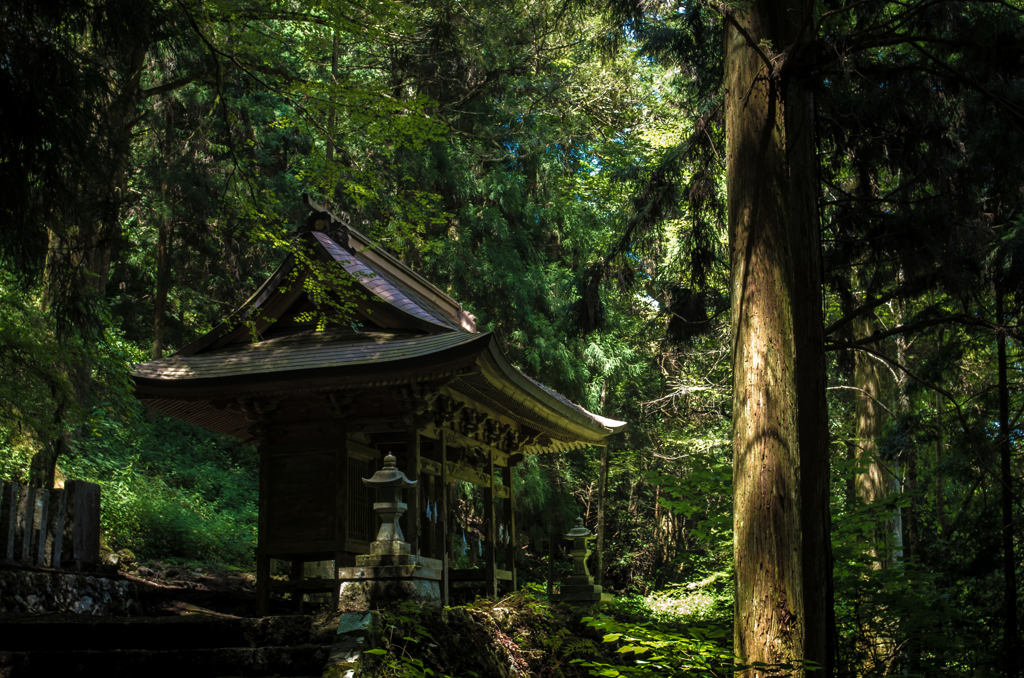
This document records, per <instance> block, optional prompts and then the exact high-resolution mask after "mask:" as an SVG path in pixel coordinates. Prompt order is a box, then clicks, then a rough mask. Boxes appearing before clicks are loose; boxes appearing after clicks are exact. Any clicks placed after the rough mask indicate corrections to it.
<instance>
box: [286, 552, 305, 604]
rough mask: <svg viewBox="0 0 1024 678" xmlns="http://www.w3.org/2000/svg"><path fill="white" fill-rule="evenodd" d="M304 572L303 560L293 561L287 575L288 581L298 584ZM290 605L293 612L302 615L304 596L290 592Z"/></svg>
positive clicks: (299, 592)
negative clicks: (292, 607)
mask: <svg viewBox="0 0 1024 678" xmlns="http://www.w3.org/2000/svg"><path fill="white" fill-rule="evenodd" d="M305 570H306V561H305V560H293V561H292V569H291V572H289V573H288V581H291V582H295V583H296V584H298V583H300V582H301V581H302V579H303V575H304V574H305ZM292 605H293V606H294V607H295V611H296V612H298V613H299V614H302V613H303V612H305V611H306V596H305V595H304V594H303V593H302V591H301V590H299V591H292Z"/></svg>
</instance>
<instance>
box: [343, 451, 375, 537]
mask: <svg viewBox="0 0 1024 678" xmlns="http://www.w3.org/2000/svg"><path fill="white" fill-rule="evenodd" d="M376 470H377V469H376V464H375V463H374V461H373V460H372V459H365V458H363V457H361V456H360V457H356V456H349V458H348V488H347V491H348V538H349V539H352V540H354V541H364V542H371V541H373V540H374V538H375V537H376V536H377V516H376V515H375V514H374V512H373V499H374V498H373V491H372V490H371V489H370V488H368V487H366V486H365V485H363V478H369V477H370V476H372V475H373V473H374V471H376Z"/></svg>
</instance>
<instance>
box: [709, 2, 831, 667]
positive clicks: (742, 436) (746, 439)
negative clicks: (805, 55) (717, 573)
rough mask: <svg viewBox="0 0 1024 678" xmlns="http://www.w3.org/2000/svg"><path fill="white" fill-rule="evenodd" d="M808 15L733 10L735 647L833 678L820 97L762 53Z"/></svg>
mask: <svg viewBox="0 0 1024 678" xmlns="http://www.w3.org/2000/svg"><path fill="white" fill-rule="evenodd" d="M811 10H812V8H811V7H810V6H809V5H808V3H807V2H805V1H804V0H788V1H786V2H781V3H771V2H767V0H755V2H753V3H752V4H750V5H745V6H743V7H742V8H739V9H735V10H728V11H729V12H730V16H729V18H728V19H727V22H728V23H727V30H726V45H725V50H726V54H725V63H726V89H727V92H726V131H727V143H728V159H727V188H728V212H729V235H730V247H731V258H732V262H731V263H732V290H731V292H732V342H733V375H734V376H733V428H734V431H733V444H734V468H733V480H734V492H735V496H734V505H735V513H734V550H735V568H736V603H735V605H736V609H735V629H734V637H735V649H736V653H737V655H739V657H741V658H742V659H743V660H744V661H746V662H765V663H768V664H778V663H784V662H785V663H789V662H800V661H803V660H809V661H813V662H815V663H817V664H820V665H822V666H824V667H825V672H824V674H822V673H818V674H816V675H830V674H831V671H832V667H831V664H832V662H831V652H830V642H829V640H830V638H831V633H830V629H831V626H832V623H831V611H832V605H831V549H830V542H829V513H828V480H829V477H828V470H829V469H828V429H827V422H828V411H827V405H826V400H825V356H824V338H823V330H822V324H823V323H822V310H821V306H822V304H821V262H820V238H819V222H818V212H817V185H818V182H817V161H816V156H815V142H814V124H813V100H812V97H811V94H810V92H808V91H807V90H806V89H805V87H804V86H803V84H802V83H801V82H800V81H799V80H798V79H797V78H796V77H793V75H792V74H791V72H790V71H791V69H789V68H787V67H786V66H785V63H784V62H785V59H786V55H785V54H777V55H774V56H773V57H769V56H768V55H766V54H765V51H764V50H765V49H766V46H768V45H775V46H778V47H779V48H783V47H788V46H789V45H790V44H791V43H792V42H793V41H794V40H795V39H798V35H799V33H800V26H801V25H802V23H803V20H804V18H805V17H808V12H809V11H811ZM741 28H742V30H740V29H741ZM768 49H769V52H770V48H768ZM770 59H775V61H772V64H773V65H771V66H769V64H767V63H766V60H770ZM771 673H773V672H772V671H771V670H764V669H750V670H748V671H746V672H745V673H744V675H746V676H762V675H770V674H771ZM804 673H805V671H804V669H803V668H800V669H798V670H797V671H796V673H795V674H789V675H804Z"/></svg>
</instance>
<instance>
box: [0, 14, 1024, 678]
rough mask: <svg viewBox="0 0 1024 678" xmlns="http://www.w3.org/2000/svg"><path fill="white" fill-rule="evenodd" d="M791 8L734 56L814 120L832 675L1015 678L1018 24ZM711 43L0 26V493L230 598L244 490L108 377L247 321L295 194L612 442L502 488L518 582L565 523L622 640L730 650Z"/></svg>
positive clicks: (41, 21) (252, 472) (670, 24)
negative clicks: (62, 501)
mask: <svg viewBox="0 0 1024 678" xmlns="http://www.w3.org/2000/svg"><path fill="white" fill-rule="evenodd" d="M804 4H806V5H807V7H809V9H808V15H807V21H806V22H805V24H804V25H805V29H801V33H800V36H801V37H800V39H799V40H798V41H796V42H794V43H793V45H789V46H787V45H781V44H776V45H772V44H770V43H769V42H761V43H759V44H757V45H754V44H753V43H752V47H751V48H752V49H753V47H754V46H756V47H757V50H758V51H759V53H760V55H761V56H762V57H763V58H764V62H765V70H764V72H765V73H766V74H767V73H770V72H771V71H770V70H769V68H768V67H769V66H772V67H773V68H776V69H782V68H783V65H786V67H787V68H788V69H789V70H786V71H785V75H784V76H782V77H786V78H793V79H796V80H799V82H800V83H802V84H803V85H804V86H806V87H807V88H808V89H809V90H810V91H811V92H812V93H813V109H814V117H813V123H812V124H813V137H814V143H815V148H816V156H815V158H816V159H815V166H814V167H812V168H810V169H811V170H812V172H811V175H813V176H816V177H817V185H816V186H814V187H813V189H814V191H815V195H816V198H817V206H818V217H819V219H820V224H821V237H820V251H821V269H822V270H821V272H820V273H821V279H822V281H823V287H822V290H823V312H824V318H825V327H824V334H825V346H824V348H825V350H826V356H827V386H828V390H827V394H828V396H827V398H828V402H827V406H828V430H829V434H830V442H829V447H828V455H829V460H828V461H829V466H830V469H831V476H830V481H829V482H830V487H829V488H828V491H829V497H830V510H831V546H832V562H833V572H832V575H833V588H834V610H835V619H834V622H830V623H832V625H833V633H832V636H833V638H834V643H835V652H836V667H837V670H838V671H839V672H840V673H841V674H842V675H850V676H852V675H862V676H875V675H878V676H881V675H888V674H895V673H902V674H905V675H930V676H931V675H935V676H937V675H949V676H986V675H997V674H999V673H1003V674H1005V675H1016V673H1015V672H1016V671H1017V670H1018V669H1016V668H1014V666H1013V665H1014V663H1015V662H1016V661H1018V660H1017V659H1016V657H1019V656H1020V655H1018V654H1016V648H1017V647H1019V633H1020V632H1019V628H1018V626H1017V620H1019V618H1020V613H1021V608H1022V605H1021V599H1020V594H1019V579H1020V575H1021V566H1020V563H1021V560H1022V556H1024V544H1022V537H1024V523H1022V517H1024V507H1022V504H1021V496H1022V494H1021V489H1022V485H1021V469H1022V462H1021V432H1022V422H1021V419H1022V415H1024V393H1022V391H1021V385H1022V380H1024V375H1022V370H1024V362H1022V357H1021V352H1020V351H1021V348H1020V347H1021V329H1020V322H1021V314H1022V310H1024V295H1022V292H1024V211H1022V209H1024V163H1022V162H1021V158H1022V157H1024V16H1022V15H1024V9H1022V5H1021V3H1020V2H1019V0H1010V1H1008V2H987V3H968V2H956V1H938V0H913V1H912V2H907V3H895V2H882V1H879V0H858V1H845V0H836V1H834V2H833V1H826V2H817V3H804ZM755 6H757V5H756V3H755ZM737 7H738V8H739V9H740V10H742V9H743V8H742V7H740V6H739V5H737ZM737 11H738V10H737ZM735 16H736V13H735V11H734V10H733V9H732V8H731V6H729V5H718V4H717V3H713V2H695V3H688V2H679V3H673V2H664V3H659V2H651V3H632V2H628V1H627V0H613V1H609V2H603V1H595V2H589V1H585V0H579V1H577V2H570V1H561V0H536V1H534V2H527V1H525V0H523V1H516V0H498V1H494V0H487V1H486V2H485V1H483V0H466V1H463V2H455V1H448V0H423V1H416V0H413V1H407V2H402V1H398V0H380V1H377V0H372V1H370V0H367V1H365V2H363V1H354V2H344V1H343V0H338V1H337V2H332V3H322V2H314V1H312V0H297V1H296V2H246V1H245V0H223V1H219V2H197V1H196V0H183V1H176V2H164V1H162V0H95V1H94V2H84V1H83V0H55V1H54V2H50V3H37V2H35V1H34V0H21V1H19V0H13V1H12V0H4V1H3V3H2V4H0V55H2V56H0V129H2V130H3V131H4V134H3V137H2V138H0V186H3V189H2V191H0V374H2V375H3V378H2V379H0V476H2V477H3V478H5V479H12V480H17V481H22V482H27V481H30V480H31V481H32V482H35V483H37V484H46V483H52V482H53V478H52V474H54V473H56V474H57V476H58V478H59V477H60V476H61V475H63V476H66V477H68V478H81V479H86V480H93V481H96V482H99V483H101V485H102V487H103V521H104V530H105V539H106V542H107V544H108V545H109V546H110V547H111V548H112V549H115V550H117V549H123V548H128V549H131V550H132V551H134V552H135V553H136V555H137V556H138V557H140V558H164V559H166V558H179V559H187V560H208V561H218V562H220V564H222V565H230V566H234V567H240V568H250V567H252V565H253V562H252V561H253V555H252V547H253V545H254V542H255V530H256V508H255V507H256V488H257V482H256V470H257V456H256V453H255V450H254V449H252V448H249V447H245V446H241V445H238V444H236V443H234V442H233V441H231V440H229V439H225V438H222V437H220V436H218V435H215V434H212V433H209V432H206V431H203V430H201V429H196V428H194V427H191V426H189V425H186V424H183V423H181V422H178V421H175V420H170V419H167V418H164V417H163V416H162V415H160V416H158V415H156V414H154V413H152V412H146V411H145V410H144V409H143V408H142V407H141V406H140V405H139V403H137V402H136V401H135V400H134V397H133V395H132V389H131V380H130V371H131V366H132V365H133V364H135V363H139V362H144V361H147V360H150V359H152V358H155V357H160V356H164V355H170V354H171V353H173V352H174V351H175V350H177V349H179V348H181V347H183V346H185V345H186V344H187V343H189V342H190V341H191V340H193V339H194V338H195V337H197V336H199V335H200V334H202V333H204V332H206V331H208V330H210V329H211V328H212V327H213V326H214V325H215V324H216V323H217V322H219V321H220V320H221V319H222V318H223V317H225V316H226V315H227V314H228V313H230V312H231V311H232V310H233V309H234V308H236V307H237V306H238V305H240V304H241V303H242V302H243V301H244V300H245V299H246V298H247V297H248V295H249V294H250V293H251V292H252V291H253V290H255V288H256V287H257V286H258V285H259V284H260V283H261V282H262V281H263V280H264V278H265V277H266V276H268V275H269V273H270V272H271V271H273V270H274V268H275V267H276V266H277V264H278V263H279V262H280V261H281V259H282V258H283V257H284V256H285V255H286V254H287V253H288V252H289V251H291V248H292V247H293V242H294V241H293V239H292V233H293V231H294V228H295V226H296V225H297V223H298V222H299V220H300V219H302V218H303V217H304V215H305V208H304V207H303V206H302V204H301V201H300V195H301V193H303V192H309V193H310V194H312V195H313V196H314V197H315V198H316V199H317V200H320V201H323V202H326V203H328V204H330V205H331V206H332V208H333V209H335V210H340V211H344V212H346V213H348V214H349V215H350V216H351V218H352V223H353V225H354V226H355V227H356V228H357V229H359V230H361V231H363V232H364V233H366V234H367V235H370V236H371V237H373V238H375V239H376V240H377V241H378V242H379V243H380V244H381V245H382V246H383V247H386V248H388V249H389V250H390V251H392V252H394V253H395V254H396V255H398V256H400V257H401V258H402V260H403V261H404V262H405V263H406V264H407V265H408V266H410V267H411V268H412V269H413V270H415V271H417V272H419V273H421V274H422V275H424V276H425V277H426V278H428V279H429V280H431V281H433V282H434V283H436V284H437V285H438V286H440V287H441V288H442V289H445V290H446V291H447V292H448V293H449V294H450V295H451V296H452V297H454V298H455V299H457V300H458V301H460V302H461V303H462V304H463V305H464V306H465V307H466V308H467V310H469V311H471V312H472V313H473V314H475V316H476V318H477V322H478V326H479V327H480V328H481V329H483V330H487V331H493V332H495V334H496V336H497V338H498V340H499V342H500V344H501V347H502V349H503V350H504V351H505V352H506V354H507V355H508V356H509V358H510V359H511V360H512V361H513V362H514V363H515V364H516V365H517V366H518V367H519V368H520V369H522V370H523V371H524V372H526V373H527V374H529V375H531V376H533V377H535V378H537V379H539V380H541V381H543V382H544V383H546V384H548V385H549V386H551V387H552V388H554V389H556V390H558V391H559V392H561V393H563V394H565V395H566V396H568V397H569V398H571V399H573V400H575V401H576V402H579V403H581V404H583V405H584V406H585V407H587V408H588V409H590V410H591V411H593V412H596V413H600V414H603V415H605V416H608V417H612V418H615V419H621V420H626V421H628V422H630V425H629V427H628V428H627V429H626V431H625V432H624V433H622V434H619V435H617V436H614V437H612V438H611V439H610V444H609V446H608V447H607V448H605V449H596V448H595V449H590V450H583V451H577V452H572V453H566V454H562V455H558V456H554V455H551V456H539V457H531V458H529V459H528V460H527V462H526V463H524V464H522V465H521V466H520V467H519V473H520V474H521V478H520V481H519V482H520V487H521V488H523V489H522V493H521V495H520V497H519V505H518V507H517V508H518V516H519V518H518V522H517V525H519V527H520V530H521V534H519V535H517V539H518V543H520V544H521V546H522V549H521V553H522V558H523V562H522V567H523V568H524V571H525V572H526V573H527V577H528V578H530V579H532V580H534V581H537V582H543V581H544V578H545V576H546V573H547V558H548V541H547V540H548V539H549V538H552V537H554V538H555V539H557V540H558V541H559V542H561V541H562V540H561V539H560V537H559V535H561V534H562V533H563V532H564V531H566V530H567V529H568V527H569V526H570V525H571V521H572V519H573V518H575V517H576V515H580V516H582V517H583V518H584V521H585V523H586V525H587V526H588V527H590V528H591V529H592V530H594V531H595V532H598V533H599V534H600V537H599V548H600V555H599V558H600V561H599V562H600V566H599V567H598V568H597V569H599V570H600V575H599V576H600V577H601V579H602V581H603V583H604V585H605V586H606V588H610V589H612V590H614V591H615V592H616V594H617V595H618V596H619V601H620V602H619V605H620V606H621V608H622V610H624V613H628V614H631V615H634V617H635V618H637V619H641V618H645V619H649V620H656V621H658V622H660V623H662V624H663V625H664V626H663V627H661V628H664V629H665V630H666V632H669V631H673V630H676V631H678V630H682V629H685V628H688V627H695V626H696V627H701V628H706V629H729V628H730V627H731V626H732V624H733V618H732V617H733V585H732V582H733V573H732V563H733V558H734V551H733V547H734V544H733V517H732V491H733V490H732V478H733V471H732V467H733V438H732V422H733V411H732V408H733V393H732V376H733V373H732V363H731V339H730V337H731V336H732V335H731V333H730V290H731V289H733V287H732V285H733V281H732V280H731V277H730V253H729V230H728V228H727V215H726V197H727V196H726V192H725V186H726V171H727V163H726V156H727V152H728V149H727V144H726V130H725V128H724V119H725V111H724V100H725V93H724V92H723V84H722V83H723V68H724V67H725V66H727V64H725V63H724V60H725V55H724V54H723V50H722V43H723V30H724V26H726V25H727V24H729V22H730V21H735V18H734V17H735ZM766 77H767V76H766ZM797 331H798V332H799V331H800V328H797ZM463 510H464V511H466V516H465V519H466V520H467V521H469V520H471V519H472V513H473V511H475V510H477V509H476V508H474V506H473V505H472V502H466V504H465V507H464V509H463ZM558 559H559V562H561V563H563V565H567V564H568V563H567V560H568V559H567V556H565V555H563V554H559V555H558ZM673 632H674V631H673ZM721 642H723V643H726V646H728V642H727V641H725V640H723V641H721Z"/></svg>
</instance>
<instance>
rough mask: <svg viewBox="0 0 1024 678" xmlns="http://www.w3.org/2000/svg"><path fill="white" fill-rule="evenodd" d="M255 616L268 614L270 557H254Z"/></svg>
mask: <svg viewBox="0 0 1024 678" xmlns="http://www.w3.org/2000/svg"><path fill="white" fill-rule="evenodd" d="M256 614H257V615H259V616H260V617H266V616H267V615H268V614H270V556H256Z"/></svg>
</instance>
